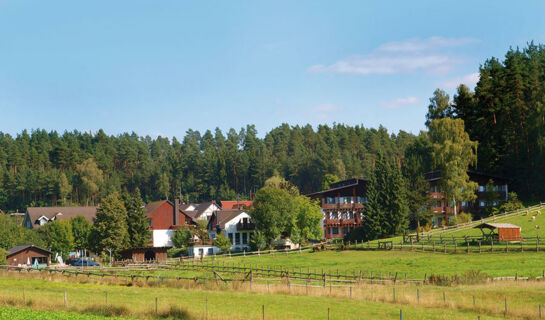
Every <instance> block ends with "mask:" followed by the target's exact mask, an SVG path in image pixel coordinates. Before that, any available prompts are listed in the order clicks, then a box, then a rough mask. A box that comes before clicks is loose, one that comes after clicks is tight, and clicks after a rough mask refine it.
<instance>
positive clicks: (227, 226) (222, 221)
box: [207, 210, 255, 251]
mask: <svg viewBox="0 0 545 320" xmlns="http://www.w3.org/2000/svg"><path fill="white" fill-rule="evenodd" d="M207 228H208V232H209V234H210V239H215V238H216V237H217V235H218V234H222V235H223V236H225V237H226V238H228V239H229V240H231V243H232V244H233V245H232V246H231V250H233V251H242V250H249V249H250V239H251V237H252V235H253V233H254V230H255V225H254V224H253V223H252V222H251V218H250V215H248V213H247V212H246V211H244V210H221V211H215V212H214V213H213V214H212V216H211V217H210V219H209V221H208V225H207Z"/></svg>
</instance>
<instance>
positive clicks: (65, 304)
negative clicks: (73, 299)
mask: <svg viewBox="0 0 545 320" xmlns="http://www.w3.org/2000/svg"><path fill="white" fill-rule="evenodd" d="M67 304H68V299H67V297H66V290H64V307H65V308H66V306H67Z"/></svg>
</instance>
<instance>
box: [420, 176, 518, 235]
mask: <svg viewBox="0 0 545 320" xmlns="http://www.w3.org/2000/svg"><path fill="white" fill-rule="evenodd" d="M467 174H468V176H469V180H471V181H474V182H476V183H477V184H478V185H479V187H478V189H477V191H476V196H477V199H476V200H475V201H471V202H465V201H464V202H459V203H457V204H456V212H458V213H459V212H469V213H472V214H474V215H476V216H479V215H480V214H481V212H482V211H483V210H484V209H486V207H490V206H497V205H499V203H500V201H506V202H507V201H508V200H509V199H508V193H509V187H508V179H506V178H503V177H498V176H493V175H489V174H484V173H481V172H476V171H467ZM425 178H426V180H427V181H428V182H429V191H428V193H429V195H430V197H431V199H432V205H431V206H430V209H431V211H432V213H433V217H432V223H433V225H434V226H440V225H442V223H443V221H445V220H447V219H448V220H452V219H453V218H454V204H453V203H452V201H447V200H446V199H445V197H444V194H443V193H442V192H441V190H440V187H439V185H440V180H441V172H440V171H432V172H428V173H426V174H425ZM490 180H492V181H493V183H494V189H493V190H486V185H487V184H488V181H490ZM491 191H492V192H497V197H496V198H497V199H498V201H495V202H493V203H487V202H486V197H487V193H488V192H491Z"/></svg>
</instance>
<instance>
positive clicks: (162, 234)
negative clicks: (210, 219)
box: [146, 199, 195, 247]
mask: <svg viewBox="0 0 545 320" xmlns="http://www.w3.org/2000/svg"><path fill="white" fill-rule="evenodd" d="M182 205H183V204H182V203H181V201H180V200H178V199H176V200H174V202H170V201H168V200H161V201H154V202H150V203H148V204H147V205H146V214H147V216H148V218H149V219H150V222H149V223H150V229H151V231H152V237H153V246H154V247H172V246H173V243H172V235H173V234H174V232H176V230H177V229H179V228H181V227H184V226H193V225H195V222H194V221H193V219H192V218H191V217H190V216H188V215H187V214H185V213H184V212H183V211H182V210H181V207H182Z"/></svg>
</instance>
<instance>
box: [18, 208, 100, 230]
mask: <svg viewBox="0 0 545 320" xmlns="http://www.w3.org/2000/svg"><path fill="white" fill-rule="evenodd" d="M97 208H98V207H28V208H27V209H26V212H25V217H24V219H23V226H24V227H27V228H29V229H34V228H39V227H41V226H43V225H44V224H46V223H48V222H50V221H54V220H70V219H72V218H74V217H77V216H82V217H84V218H85V220H87V221H89V222H90V223H93V219H94V218H95V217H96V214H97Z"/></svg>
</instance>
